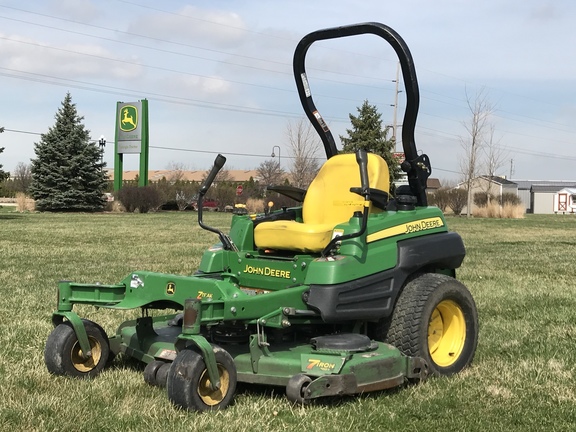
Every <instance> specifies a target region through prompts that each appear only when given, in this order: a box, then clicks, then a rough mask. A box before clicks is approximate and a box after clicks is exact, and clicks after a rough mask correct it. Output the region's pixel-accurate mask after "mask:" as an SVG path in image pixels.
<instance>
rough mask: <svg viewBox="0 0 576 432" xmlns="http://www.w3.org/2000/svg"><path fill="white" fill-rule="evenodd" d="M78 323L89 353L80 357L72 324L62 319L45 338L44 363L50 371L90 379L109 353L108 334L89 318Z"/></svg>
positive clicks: (78, 344)
mask: <svg viewBox="0 0 576 432" xmlns="http://www.w3.org/2000/svg"><path fill="white" fill-rule="evenodd" d="M82 322H83V323H84V326H85V328H86V333H87V335H88V342H89V343H90V352H91V355H90V356H89V357H86V356H84V354H83V353H82V350H81V349H80V343H79V342H78V338H77V337H76V332H75V331H74V328H73V327H72V324H70V322H68V321H66V322H63V323H62V324H59V325H58V326H56V328H54V330H52V333H50V336H48V339H47V340H46V348H45V350H44V363H46V367H47V369H48V372H50V373H51V374H54V375H67V376H71V377H76V378H92V377H94V376H96V375H98V374H99V373H100V372H101V371H102V369H104V366H106V363H107V361H108V357H109V355H110V343H109V341H108V336H106V333H105V332H104V330H103V329H102V327H100V326H99V325H98V324H96V323H94V322H92V321H89V320H82Z"/></svg>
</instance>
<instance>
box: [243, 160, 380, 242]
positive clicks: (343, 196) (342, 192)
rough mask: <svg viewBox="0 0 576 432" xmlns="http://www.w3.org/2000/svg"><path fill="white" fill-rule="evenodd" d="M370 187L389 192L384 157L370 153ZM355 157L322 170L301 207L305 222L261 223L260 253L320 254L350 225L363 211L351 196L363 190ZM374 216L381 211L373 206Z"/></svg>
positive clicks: (256, 235) (358, 198)
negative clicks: (344, 224)
mask: <svg viewBox="0 0 576 432" xmlns="http://www.w3.org/2000/svg"><path fill="white" fill-rule="evenodd" d="M368 179H369V183H370V187H371V188H374V189H379V190H382V191H384V192H388V191H389V188H390V180H389V174H388V165H387V164H386V162H385V161H384V159H382V157H381V156H378V155H375V154H373V153H368ZM360 186H361V182H360V169H359V167H358V163H357V162H356V155H355V154H352V153H349V154H340V155H336V156H333V157H331V158H330V159H328V160H327V161H326V163H325V164H324V165H323V166H322V168H321V169H320V171H319V172H318V174H317V175H316V178H314V180H313V181H312V183H311V184H310V187H309V188H308V191H307V192H306V197H305V198H304V203H303V204H302V220H303V222H296V221H273V222H262V223H260V224H258V225H257V226H256V228H255V229H254V242H255V243H256V246H257V247H258V248H260V249H279V250H296V251H302V252H320V251H321V250H322V249H324V248H325V247H326V246H327V245H328V243H329V242H330V240H331V238H332V230H333V229H334V227H335V226H336V225H338V224H340V223H342V222H346V221H348V220H349V219H350V218H351V217H352V215H353V214H354V212H356V211H363V208H364V199H363V198H362V197H361V196H360V195H358V194H355V193H352V192H350V188H351V187H360ZM370 211H371V212H372V213H376V212H381V211H382V210H381V209H378V208H377V207H374V206H372V205H370Z"/></svg>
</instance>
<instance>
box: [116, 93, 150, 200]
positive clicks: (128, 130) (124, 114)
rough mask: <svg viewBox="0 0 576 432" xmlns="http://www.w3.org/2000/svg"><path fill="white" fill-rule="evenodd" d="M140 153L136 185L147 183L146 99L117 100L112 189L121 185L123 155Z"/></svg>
mask: <svg viewBox="0 0 576 432" xmlns="http://www.w3.org/2000/svg"><path fill="white" fill-rule="evenodd" d="M125 154H139V155H140V173H139V175H138V185H139V186H146V185H147V184H148V101H147V100H146V99H144V100H141V101H139V102H118V103H117V105H116V158H115V166H114V190H118V189H120V188H121V187H122V170H123V156H124V155H125Z"/></svg>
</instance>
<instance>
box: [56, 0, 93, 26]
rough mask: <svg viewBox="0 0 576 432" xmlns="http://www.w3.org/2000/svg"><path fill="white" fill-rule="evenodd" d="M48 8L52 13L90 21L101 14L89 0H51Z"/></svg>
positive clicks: (76, 19) (75, 19)
mask: <svg viewBox="0 0 576 432" xmlns="http://www.w3.org/2000/svg"><path fill="white" fill-rule="evenodd" d="M49 9H50V11H51V13H52V14H54V15H57V16H61V17H66V18H68V19H71V20H74V21H82V22H90V21H93V20H96V19H97V18H99V17H101V16H102V15H103V14H102V11H101V10H100V9H99V8H98V7H97V6H96V5H94V4H93V3H92V1H90V0H51V1H50V8H49Z"/></svg>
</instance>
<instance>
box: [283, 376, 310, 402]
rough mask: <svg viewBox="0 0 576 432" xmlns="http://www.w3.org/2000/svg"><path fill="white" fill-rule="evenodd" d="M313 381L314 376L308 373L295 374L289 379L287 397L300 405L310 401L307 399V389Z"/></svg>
mask: <svg viewBox="0 0 576 432" xmlns="http://www.w3.org/2000/svg"><path fill="white" fill-rule="evenodd" d="M311 382H312V378H310V377H309V376H308V375H304V374H298V375H294V376H293V377H292V378H290V380H289V381H288V384H287V385H286V397H287V398H288V400H289V401H290V402H293V403H295V404H299V405H305V404H307V403H309V402H310V399H306V398H305V396H306V389H307V388H308V386H309V385H310V383H311Z"/></svg>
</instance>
